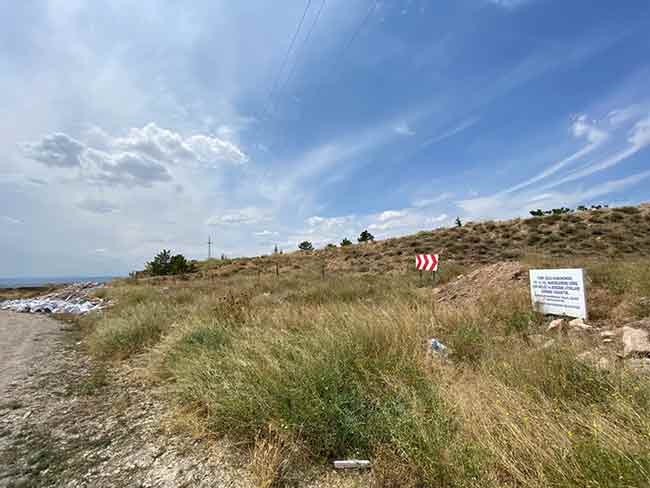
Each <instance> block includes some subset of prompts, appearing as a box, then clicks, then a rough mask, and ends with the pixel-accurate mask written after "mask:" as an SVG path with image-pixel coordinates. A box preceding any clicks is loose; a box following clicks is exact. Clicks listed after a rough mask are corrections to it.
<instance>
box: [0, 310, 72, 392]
mask: <svg viewBox="0 0 650 488" xmlns="http://www.w3.org/2000/svg"><path fill="white" fill-rule="evenodd" d="M60 329H61V324H60V323H58V322H56V321H54V320H52V319H50V318H48V317H43V316H38V315H26V314H18V313H11V312H0V398H2V399H7V398H9V397H10V396H11V395H10V389H11V388H10V386H11V385H12V384H14V383H16V382H19V381H20V380H21V379H23V378H25V376H27V375H28V374H29V372H30V369H31V367H32V366H33V365H34V362H38V361H39V359H41V358H43V357H45V356H46V355H47V353H48V351H49V349H50V347H51V345H52V339H53V338H54V337H55V336H56V335H58V334H60V333H61V331H60Z"/></svg>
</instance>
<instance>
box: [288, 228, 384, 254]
mask: <svg viewBox="0 0 650 488" xmlns="http://www.w3.org/2000/svg"><path fill="white" fill-rule="evenodd" d="M374 240H375V236H373V235H372V234H371V233H370V232H368V229H366V230H364V231H363V232H362V233H361V234H359V237H357V241H358V242H359V243H363V242H374ZM340 245H341V247H346V246H351V245H352V241H351V240H350V239H348V238H347V237H344V238H343V240H342V241H341V244H340ZM327 247H336V245H334V244H328V245H327ZM298 249H299V250H301V251H305V252H310V251H313V250H314V245H313V244H312V243H311V242H310V241H302V242H301V243H300V244H298Z"/></svg>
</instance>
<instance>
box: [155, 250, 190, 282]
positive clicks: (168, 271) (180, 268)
mask: <svg viewBox="0 0 650 488" xmlns="http://www.w3.org/2000/svg"><path fill="white" fill-rule="evenodd" d="M195 271H196V262H194V261H192V262H188V261H187V259H185V256H183V255H182V254H176V255H174V256H172V255H171V251H170V250H168V249H163V250H162V251H160V252H159V253H158V254H157V255H156V256H155V257H154V258H153V260H151V261H150V262H148V263H147V264H146V265H145V272H146V273H147V274H148V275H150V276H165V275H178V274H185V273H193V272H195Z"/></svg>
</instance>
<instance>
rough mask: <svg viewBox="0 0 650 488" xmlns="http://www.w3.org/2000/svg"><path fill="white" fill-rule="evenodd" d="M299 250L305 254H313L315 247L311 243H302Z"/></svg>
mask: <svg viewBox="0 0 650 488" xmlns="http://www.w3.org/2000/svg"><path fill="white" fill-rule="evenodd" d="M298 249H300V250H301V251H304V252H311V251H313V250H314V246H313V244H312V243H311V242H309V241H302V242H301V243H300V244H298Z"/></svg>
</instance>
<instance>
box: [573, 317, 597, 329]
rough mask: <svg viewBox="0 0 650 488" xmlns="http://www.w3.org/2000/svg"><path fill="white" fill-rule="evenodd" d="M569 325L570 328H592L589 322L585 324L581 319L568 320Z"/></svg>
mask: <svg viewBox="0 0 650 488" xmlns="http://www.w3.org/2000/svg"><path fill="white" fill-rule="evenodd" d="M569 327H571V328H572V329H577V330H584V331H588V330H592V329H593V327H592V326H591V325H589V324H585V321H584V320H583V319H573V320H571V321H570V322H569Z"/></svg>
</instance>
